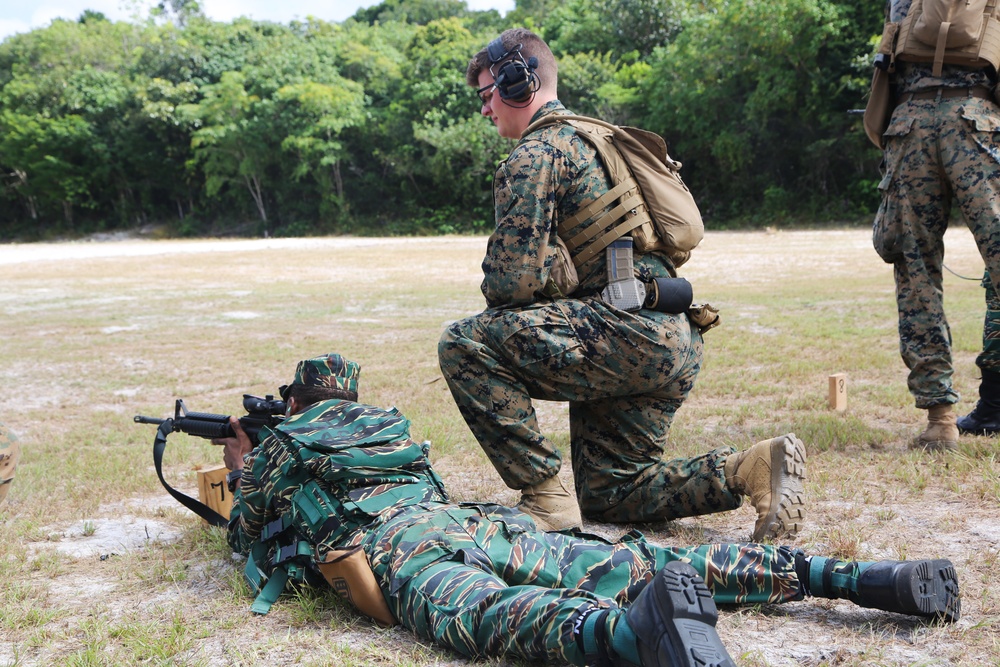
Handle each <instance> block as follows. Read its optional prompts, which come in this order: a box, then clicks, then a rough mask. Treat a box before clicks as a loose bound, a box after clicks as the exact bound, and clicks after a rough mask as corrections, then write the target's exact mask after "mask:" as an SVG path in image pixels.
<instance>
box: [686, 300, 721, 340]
mask: <svg viewBox="0 0 1000 667" xmlns="http://www.w3.org/2000/svg"><path fill="white" fill-rule="evenodd" d="M687 312H688V320H689V321H690V322H691V324H693V325H694V326H696V327H698V332H699V333H705V332H706V331H708V330H709V329H714V328H715V327H717V326H719V325H720V324H722V320H721V319H720V318H719V309H718V308H716V307H715V306H712V305H710V304H707V303H702V304H696V305H693V306H691V307H690V308H688V311H687Z"/></svg>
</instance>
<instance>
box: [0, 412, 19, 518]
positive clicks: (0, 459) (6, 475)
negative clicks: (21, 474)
mask: <svg viewBox="0 0 1000 667" xmlns="http://www.w3.org/2000/svg"><path fill="white" fill-rule="evenodd" d="M20 452H21V448H20V446H19V445H18V444H17V438H16V437H15V436H14V434H13V433H11V432H10V430H9V429H8V428H7V427H6V426H4V425H3V424H0V503H2V502H3V500H4V498H6V497H7V492H8V491H9V490H10V484H11V482H13V481H14V468H16V467H17V459H18V456H19V454H20Z"/></svg>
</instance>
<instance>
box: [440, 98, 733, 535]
mask: <svg viewBox="0 0 1000 667" xmlns="http://www.w3.org/2000/svg"><path fill="white" fill-rule="evenodd" d="M549 113H568V112H567V111H566V109H565V108H564V107H563V106H562V105H561V104H560V103H559V102H558V101H553V102H549V103H548V104H546V105H545V106H543V107H542V108H541V109H540V110H539V111H538V113H537V114H536V115H535V117H534V118H533V119H532V121H534V120H537V119H538V118H540V117H542V116H543V115H545V114H549ZM607 190H608V181H607V176H606V174H605V172H604V168H603V166H602V165H601V163H600V161H599V160H598V159H597V156H596V151H595V149H593V148H592V147H591V146H589V145H588V144H586V143H585V142H584V141H583V140H581V139H580V138H579V137H578V136H577V135H576V134H575V132H574V131H573V129H572V128H571V127H569V126H567V125H565V124H561V123H560V124H555V125H550V126H547V127H544V128H541V129H539V130H537V131H535V132H533V133H532V134H531V135H529V137H528V138H526V139H522V141H521V142H520V143H519V144H518V145H517V147H516V148H515V149H514V150H513V152H512V153H511V154H510V157H508V159H507V160H506V161H505V162H503V163H502V164H501V165H500V167H499V169H498V170H497V173H496V176H495V179H494V199H495V208H496V220H497V226H496V230H495V231H494V233H493V234H492V236H491V237H490V239H489V244H488V246H487V251H486V257H485V259H484V260H483V273H484V274H485V278H484V280H483V283H482V291H483V294H484V295H485V297H486V303H487V309H486V310H485V311H484V312H483V313H481V314H479V315H475V316H472V317H468V318H466V319H463V320H460V321H457V322H455V323H454V324H452V325H451V326H449V327H448V328H447V329H446V330H445V332H444V334H443V335H442V338H441V340H440V343H439V346H438V355H439V359H440V364H441V369H442V371H443V373H444V376H445V378H446V379H447V381H448V385H449V387H450V388H451V391H452V395H453V396H454V398H455V401H456V403H457V404H458V408H459V410H460V411H461V414H462V416H463V417H464V418H465V421H466V422H467V423H468V425H469V428H470V429H471V430H472V433H473V434H474V435H475V437H476V439H477V440H478V441H479V443H480V445H481V446H482V447H483V448H484V450H485V451H486V453H487V454H488V455H489V457H490V460H491V461H492V462H493V465H494V466H495V467H496V469H497V470H498V471H499V473H500V475H501V477H502V478H503V481H504V482H505V483H506V484H507V486H509V487H510V488H513V489H524V488H525V487H529V486H532V485H536V484H538V483H539V482H541V481H542V480H544V479H547V478H550V477H552V476H553V475H555V474H556V473H558V471H559V469H560V467H561V458H560V454H559V451H558V450H557V449H556V447H555V445H554V444H553V443H552V441H551V440H549V439H548V438H546V437H545V436H544V435H542V433H541V432H540V430H539V427H538V421H537V418H536V415H535V410H534V407H533V406H532V402H531V399H532V398H535V399H541V400H551V401H568V402H569V419H570V440H571V455H572V459H573V473H574V479H575V482H576V492H577V496H578V498H579V500H580V509H581V510H582V512H583V514H584V515H586V516H590V517H592V518H595V519H599V520H604V521H648V520H660V519H675V518H679V517H685V516H695V515H701V514H708V513H712V512H719V511H723V510H729V509H734V508H736V507H739V506H740V504H741V502H742V496H741V495H740V494H736V493H733V492H732V491H730V490H729V489H728V488H727V486H726V482H725V475H724V474H723V470H722V463H723V461H724V459H725V458H726V456H728V455H729V454H730V453H732V452H733V451H734V450H733V449H732V448H729V447H721V448H718V449H714V450H712V451H710V452H708V453H707V454H705V455H703V456H699V457H696V458H693V459H684V460H676V461H663V460H662V456H663V454H664V452H665V448H666V443H667V433H668V431H669V429H670V424H671V422H672V421H673V418H674V414H675V413H676V412H677V409H678V408H680V406H681V404H682V403H683V402H684V399H685V398H686V397H687V395H688V393H689V392H690V391H691V388H692V386H693V385H694V380H695V377H696V376H697V375H698V371H699V370H700V368H701V361H702V339H701V334H700V333H699V332H698V330H697V329H695V328H692V326H691V324H690V323H689V321H688V317H687V314H680V315H672V314H668V313H661V312H657V311H652V310H643V311H641V314H640V313H638V312H637V313H629V312H625V311H622V310H619V309H617V308H614V307H612V306H610V305H608V304H606V303H604V302H603V301H602V300H601V298H600V296H599V293H600V291H601V290H602V289H603V288H604V287H605V285H606V284H607V269H606V266H605V255H604V253H599V254H598V255H597V256H596V257H594V258H592V259H591V260H589V261H588V262H586V263H585V264H584V265H583V266H582V267H581V268H580V287H579V289H578V290H577V291H575V292H574V293H573V297H572V298H558V297H561V296H562V295H561V294H560V293H559V289H558V288H557V287H556V286H555V284H554V282H553V280H552V268H553V264H554V262H555V261H556V257H557V253H558V250H557V244H556V240H557V234H556V230H557V225H558V223H559V221H560V220H564V219H566V218H568V217H570V216H572V215H573V214H575V213H576V212H577V211H578V210H579V209H580V207H581V206H582V205H584V204H586V203H589V202H590V201H592V200H593V199H595V198H596V197H598V196H600V195H602V194H604V193H605V192H607ZM581 229H582V228H581ZM635 264H636V268H637V270H638V272H639V277H640V279H642V280H644V281H646V282H648V281H650V280H652V279H653V278H655V277H666V276H670V275H672V272H673V267H672V266H671V265H670V262H669V260H668V259H667V258H666V257H665V256H663V255H660V254H645V255H640V254H636V256H635Z"/></svg>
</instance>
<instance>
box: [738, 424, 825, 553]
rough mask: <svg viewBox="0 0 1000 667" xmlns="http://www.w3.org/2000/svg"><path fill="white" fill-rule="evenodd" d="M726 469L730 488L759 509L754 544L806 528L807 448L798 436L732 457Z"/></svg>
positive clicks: (779, 439)
mask: <svg viewBox="0 0 1000 667" xmlns="http://www.w3.org/2000/svg"><path fill="white" fill-rule="evenodd" d="M724 466H725V467H724V468H723V471H724V472H725V475H726V484H727V485H728V486H729V489H730V490H731V491H733V492H734V493H741V494H743V495H746V496H749V497H750V502H751V503H753V506H754V507H755V508H756V509H757V523H756V524H754V527H753V537H752V539H753V541H754V542H760V541H761V540H764V539H774V538H776V537H779V536H782V535H789V536H791V535H795V534H796V533H797V532H798V531H799V530H800V529H801V528H802V523H803V517H804V516H805V502H804V501H803V492H802V482H803V480H805V478H806V448H805V445H803V444H802V441H801V440H799V439H798V438H796V437H795V434H794V433H789V434H788V435H781V436H778V437H777V438H772V439H771V440H765V441H763V442H758V443H757V444H756V445H754V446H753V447H751V448H750V449H745V450H743V451H742V452H736V453H735V454H730V455H729V456H728V457H727V458H726V462H725V464H724Z"/></svg>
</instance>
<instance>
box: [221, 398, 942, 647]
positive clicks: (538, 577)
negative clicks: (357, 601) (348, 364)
mask: <svg viewBox="0 0 1000 667" xmlns="http://www.w3.org/2000/svg"><path fill="white" fill-rule="evenodd" d="M293 441H294V442H295V443H297V444H299V445H302V446H305V447H307V448H311V449H312V450H315V451H319V452H322V454H323V455H322V456H319V457H316V458H313V459H310V461H309V462H308V463H307V464H306V465H304V466H303V465H298V464H297V460H298V457H297V456H296V455H295V454H294V453H293V452H295V451H296V447H294V446H292V445H291V443H293ZM427 456H428V445H427V444H426V443H425V444H423V445H421V444H418V443H416V442H414V441H413V440H412V439H411V438H410V437H409V421H408V420H407V419H406V418H404V417H403V416H402V415H401V414H400V413H398V412H397V411H396V410H395V409H391V410H382V409H380V408H376V407H372V406H369V405H363V404H359V403H354V402H350V401H343V400H328V401H321V402H319V403H316V404H313V405H312V406H310V407H309V408H308V409H306V410H304V411H302V412H300V413H299V414H296V415H293V416H291V417H289V418H288V419H286V420H285V421H284V422H283V423H282V424H280V425H278V426H277V427H276V428H275V429H274V430H273V432H272V433H270V434H269V435H267V437H265V438H264V439H263V440H262V442H261V444H260V445H259V446H258V447H257V448H255V449H254V450H253V452H251V454H250V455H248V456H247V458H246V466H245V468H244V472H243V476H242V485H241V487H240V489H239V490H237V492H236V499H235V505H234V508H233V512H232V518H231V521H230V526H229V530H230V533H229V542H230V544H231V546H232V547H233V549H234V550H236V551H237V552H240V553H243V554H248V553H250V552H252V551H253V550H254V549H255V545H259V544H260V543H259V540H260V539H261V535H262V531H264V529H265V526H268V525H269V524H270V525H272V526H273V525H274V523H273V522H275V521H276V520H279V519H281V518H282V517H292V516H296V513H300V514H299V516H301V513H302V512H303V511H305V510H304V509H303V507H302V505H301V501H300V500H297V498H299V497H298V496H296V495H295V494H294V493H292V491H296V490H297V489H298V488H299V487H295V488H292V489H289V488H287V486H285V484H284V483H282V484H280V485H276V484H275V482H276V480H284V481H287V480H288V479H295V480H297V484H298V485H301V488H302V489H305V490H306V492H307V493H308V495H309V496H310V498H316V497H317V494H316V493H315V491H314V490H310V488H311V487H309V484H310V483H312V482H315V483H318V485H319V487H320V488H322V489H323V490H324V492H325V494H326V496H327V497H329V498H331V499H332V502H333V505H334V507H330V508H328V511H329V516H326V515H324V516H320V517H311V518H310V519H309V522H310V523H311V524H312V525H313V526H318V528H315V529H310V530H309V531H307V532H308V534H305V533H299V534H298V535H297V536H296V535H292V536H291V537H290V536H289V535H288V534H287V533H278V535H279V537H275V538H273V539H272V540H271V541H270V542H265V544H267V545H268V550H269V551H270V553H271V555H272V556H273V554H274V553H276V552H277V548H278V547H291V551H290V553H295V554H298V556H297V557H298V558H300V559H302V558H308V554H311V553H312V547H313V545H315V546H316V547H317V549H316V551H317V552H318V558H319V560H323V559H325V557H326V555H327V553H329V551H330V550H332V549H345V548H349V547H356V546H360V547H362V548H363V551H364V553H365V554H366V555H367V557H368V562H369V563H370V564H371V567H372V570H373V572H374V575H375V578H376V580H377V582H378V585H379V588H380V589H381V591H382V594H383V596H384V598H385V601H386V603H387V604H388V606H389V609H390V610H391V612H392V613H393V615H394V616H395V618H397V619H398V620H399V621H400V623H401V624H402V625H403V626H405V627H406V628H408V629H410V630H412V631H413V632H414V633H416V634H417V635H418V636H420V637H421V638H423V639H426V640H430V641H434V642H436V643H438V644H440V645H442V646H445V647H448V648H451V649H453V650H455V651H457V652H459V653H461V654H463V655H466V656H492V657H496V656H500V655H501V654H507V655H510V656H518V657H521V658H524V659H529V660H545V661H560V662H570V663H574V664H583V663H584V661H585V659H593V657H594V655H595V653H594V651H595V650H596V649H595V646H596V644H595V642H596V641H597V640H596V639H595V637H598V636H603V637H605V640H604V641H605V642H607V643H608V644H612V645H613V646H614V649H615V650H616V651H617V655H619V656H627V657H629V658H630V659H631V660H632V661H633V662H638V660H637V659H636V658H635V656H634V651H635V635H634V634H632V629H631V627H630V626H629V625H628V623H627V622H624V621H623V619H624V615H625V609H623V607H627V606H628V605H629V604H630V603H631V602H632V601H634V600H635V599H636V597H637V596H638V595H639V593H640V592H641V591H642V589H643V587H644V586H645V585H646V584H647V583H648V582H649V580H650V579H651V578H652V577H653V575H654V573H655V572H656V571H657V570H659V569H660V568H663V567H664V565H665V564H666V563H668V562H670V561H675V560H682V561H689V562H690V563H691V565H692V566H693V567H694V569H695V570H696V571H697V572H698V573H699V575H700V576H701V577H702V578H703V579H704V580H705V582H706V584H707V585H708V587H709V588H710V589H711V591H712V595H713V596H714V598H715V600H716V601H717V602H720V603H747V604H757V603H777V602H786V601H790V600H799V599H802V598H803V596H804V595H806V594H812V595H824V596H829V597H833V598H836V597H852V599H855V598H857V595H858V593H857V591H858V589H859V584H858V582H859V579H858V577H857V575H858V573H859V571H860V570H861V569H864V568H868V565H866V564H857V563H852V564H845V563H842V562H840V561H835V560H833V559H824V558H818V557H812V558H807V557H806V556H804V554H803V553H802V552H801V551H799V550H793V549H790V548H788V547H778V546H770V545H759V544H717V545H703V546H698V547H692V548H680V547H678V548H672V547H671V548H667V547H660V546H656V545H653V544H649V543H648V542H646V540H645V539H644V538H643V537H642V536H641V535H640V534H639V533H637V532H633V533H630V534H629V535H627V536H625V537H624V538H622V539H621V540H619V541H617V542H614V543H610V542H606V541H604V540H601V539H600V538H596V537H591V536H576V535H570V534H566V533H556V532H543V531H540V530H538V529H537V527H536V525H535V523H534V522H533V520H532V519H531V517H530V516H528V515H527V514H524V513H522V512H520V511H518V510H516V509H512V508H507V507H501V506H497V505H491V504H470V503H465V504H461V505H458V504H454V503H451V502H449V501H448V499H447V495H446V492H445V490H444V487H443V484H442V482H441V479H440V478H439V477H438V475H437V474H436V473H435V472H434V470H433V469H432V467H431V464H430V461H429V460H428V457H427ZM313 488H314V487H313ZM309 502H310V503H311V502H312V501H309ZM307 504H308V503H307ZM278 523H281V524H282V525H284V526H287V525H288V524H289V523H292V524H293V525H295V526H298V525H299V524H298V523H294V522H285V523H282V522H281V521H278ZM289 540H290V541H289ZM296 540H302V541H301V542H298V543H296ZM283 541H284V542H283ZM260 560H261V562H264V561H266V560H267V559H263V558H262V559H260ZM293 560H294V559H293ZM926 562H927V561H925V563H926ZM935 562H937V563H945V562H946V561H935ZM947 567H948V570H949V572H950V575H949V576H950V578H946V579H947V582H948V585H949V586H951V585H952V584H954V586H953V588H954V593H955V595H957V582H955V581H954V570H953V568H951V567H950V563H949V564H947ZM927 571H928V572H929V571H930V570H927ZM862 576H864V575H862ZM931 576H932V578H933V577H940V576H941V575H940V572H939V571H938V570H934V574H932V575H931ZM942 581H944V580H942ZM931 587H932V588H934V586H933V585H932V586H931ZM949 600H950V601H951V602H950V604H952V605H953V607H949V608H948V612H949V614H950V616H949V618H957V616H958V599H957V597H953V596H952V597H949ZM861 603H862V604H863V603H864V601H863V600H862V601H861ZM866 606H875V605H866ZM881 608H884V607H881ZM910 613H914V612H910ZM578 624H580V625H581V626H582V628H583V631H582V633H580V634H581V636H582V637H585V638H586V639H581V640H578V639H577V638H576V636H575V634H574V630H575V628H576V627H577V625H578ZM598 625H600V629H598V628H597V626H598ZM581 643H582V644H583V645H582V646H581ZM584 647H587V650H586V653H585V651H584ZM604 655H605V657H607V656H608V653H604ZM612 657H614V655H613V654H612Z"/></svg>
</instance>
